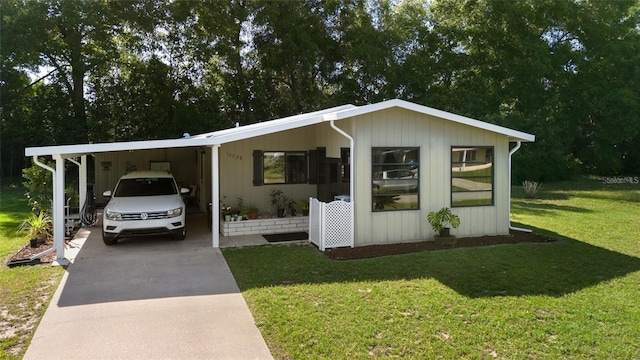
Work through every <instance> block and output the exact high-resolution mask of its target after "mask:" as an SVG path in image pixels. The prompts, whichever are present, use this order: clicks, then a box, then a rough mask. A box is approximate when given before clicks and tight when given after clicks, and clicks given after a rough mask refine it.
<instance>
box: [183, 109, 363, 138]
mask: <svg viewBox="0 0 640 360" xmlns="http://www.w3.org/2000/svg"><path fill="white" fill-rule="evenodd" d="M353 108H356V106H355V105H351V104H348V105H341V106H336V107H332V108H329V109H324V110H318V111H312V112H310V113H304V114H297V115H292V116H287V117H284V118H280V119H274V120H268V121H263V122H259V123H254V124H249V125H244V126H240V127H233V128H229V129H224V130H218V131H212V132H208V133H204V134H198V135H194V136H192V137H191V138H192V139H193V138H204V137H215V136H224V135H227V134H233V133H237V132H242V131H254V130H255V129H258V128H262V127H264V128H269V127H272V126H274V122H276V123H278V122H283V123H284V122H290V121H296V122H297V121H299V120H301V119H307V118H313V117H316V116H320V115H324V114H328V113H334V112H337V111H343V110H348V109H353ZM238 129H242V130H238Z"/></svg>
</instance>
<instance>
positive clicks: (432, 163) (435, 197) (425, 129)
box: [350, 109, 509, 246]
mask: <svg viewBox="0 0 640 360" xmlns="http://www.w3.org/2000/svg"><path fill="white" fill-rule="evenodd" d="M350 121H355V129H356V131H355V134H354V135H355V136H354V137H355V138H356V153H357V154H358V159H357V161H356V174H357V178H356V184H357V186H356V198H357V199H358V204H357V206H356V241H355V243H356V246H364V245H371V244H383V243H393V242H410V241H421V240H427V239H432V238H433V235H434V232H433V230H432V229H431V226H430V225H429V223H428V222H427V220H426V218H427V214H428V213H429V211H433V210H438V209H440V208H442V207H444V206H447V207H451V146H465V145H474V146H480V145H484V146H494V147H495V149H494V156H495V163H494V205H493V206H481V207H459V208H454V209H453V212H454V213H456V214H458V215H459V216H460V218H461V226H460V227H459V228H458V229H452V233H453V234H455V235H457V236H459V237H464V236H480V235H496V234H507V233H508V225H509V223H508V214H507V210H508V198H507V177H508V169H507V167H508V151H509V149H508V139H507V137H506V136H504V135H499V134H496V133H493V132H490V131H486V130H481V129H476V128H472V127H470V126H466V125H461V124H456V123H452V122H450V121H446V120H442V119H439V118H435V117H432V116H427V115H422V114H419V113H415V112H411V111H408V110H403V109H388V110H383V111H380V112H377V113H372V114H366V115H363V116H359V117H357V118H355V119H353V120H350ZM396 146H397V147H419V148H420V185H419V186H420V210H403V211H388V212H373V211H372V209H371V185H370V184H371V181H372V180H371V148H372V147H396Z"/></svg>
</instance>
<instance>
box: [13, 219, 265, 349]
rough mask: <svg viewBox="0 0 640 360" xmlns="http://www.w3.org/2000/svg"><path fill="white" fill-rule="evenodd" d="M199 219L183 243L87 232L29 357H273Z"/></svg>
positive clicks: (34, 339) (32, 342)
mask: <svg viewBox="0 0 640 360" xmlns="http://www.w3.org/2000/svg"><path fill="white" fill-rule="evenodd" d="M192 220H195V219H190V220H189V221H190V223H189V225H190V228H189V233H188V234H187V238H186V239H185V240H184V241H173V240H171V239H169V238H138V239H128V240H124V241H121V242H119V243H118V244H117V245H115V246H109V247H107V246H106V245H104V244H103V243H102V239H101V237H100V227H99V226H95V227H93V228H89V229H82V230H81V232H80V233H79V234H82V233H84V234H86V235H88V237H87V238H86V241H85V242H84V245H83V246H82V249H81V250H80V252H79V253H78V254H77V256H76V258H75V259H74V262H73V263H72V264H71V265H70V266H69V268H68V270H67V273H66V274H65V275H64V277H63V279H62V282H61V283H60V286H59V287H58V289H57V291H56V292H55V294H54V296H53V299H52V301H51V304H50V305H49V307H48V309H47V311H46V313H45V315H44V317H43V318H42V321H41V323H40V325H39V326H38V328H37V330H36V332H35V335H34V337H33V340H32V341H31V345H30V346H29V348H28V349H27V352H26V354H25V357H24V359H272V357H271V354H270V352H269V349H268V348H267V346H266V344H265V342H264V340H263V338H262V335H261V334H260V332H259V331H258V328H257V327H256V326H255V323H254V319H253V316H252V315H251V313H250V312H249V309H248V308H247V305H246V303H245V301H244V298H243V297H242V295H241V294H240V291H239V290H238V286H237V285H236V282H235V280H234V278H233V276H232V274H231V271H230V270H229V267H228V266H227V263H226V261H225V260H224V257H223V256H222V254H221V253H220V251H219V250H218V249H213V248H212V247H211V235H210V233H209V232H208V231H207V230H206V227H204V226H193V225H192V223H195V224H196V225H197V224H198V221H192ZM202 225H204V221H202ZM85 230H89V231H88V232H87V231H85Z"/></svg>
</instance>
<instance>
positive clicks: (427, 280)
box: [224, 179, 640, 359]
mask: <svg viewBox="0 0 640 360" xmlns="http://www.w3.org/2000/svg"><path fill="white" fill-rule="evenodd" d="M513 194H514V202H513V213H514V216H513V219H514V220H516V221H517V222H518V223H519V224H520V225H521V226H523V227H533V228H535V229H536V231H537V232H540V233H544V234H545V235H549V236H552V237H555V238H558V239H560V241H557V242H555V243H543V244H518V245H504V246H495V247H485V248H467V249H456V250H451V251H437V252H422V253H413V254H406V255H397V256H388V257H381V258H376V259H362V260H348V261H345V260H342V261H337V260H330V259H328V258H327V257H325V256H324V255H323V254H321V253H319V252H318V251H317V250H316V249H315V248H313V247H311V246H288V247H287V246H271V247H255V248H244V249H229V250H225V251H224V255H225V258H226V259H227V262H228V263H229V266H230V267H231V269H232V271H233V274H234V276H235V278H236V280H237V282H238V285H239V286H240V288H241V290H242V291H243V294H244V297H245V299H246V301H247V303H248V304H249V307H250V308H251V311H252V312H253V314H254V317H255V319H256V322H257V324H258V326H259V328H260V330H261V332H262V334H263V336H264V337H265V340H266V341H267V343H268V345H269V347H270V349H271V351H272V353H273V355H274V357H275V358H278V359H284V358H295V359H298V358H372V357H399V358H425V357H426V358H638V357H640V345H639V343H638V340H637V339H640V227H639V225H638V224H637V219H638V218H640V187H638V186H637V185H636V186H633V185H626V186H625V185H615V186H611V185H603V184H602V183H601V182H599V181H598V180H597V179H591V180H582V181H579V182H573V183H572V182H567V183H558V184H545V185H544V187H543V190H542V192H541V193H540V197H541V198H540V199H534V200H528V199H524V198H523V193H522V191H521V189H519V188H516V187H514V191H513ZM612 224H613V231H606V229H607V228H608V227H609V226H610V225H612Z"/></svg>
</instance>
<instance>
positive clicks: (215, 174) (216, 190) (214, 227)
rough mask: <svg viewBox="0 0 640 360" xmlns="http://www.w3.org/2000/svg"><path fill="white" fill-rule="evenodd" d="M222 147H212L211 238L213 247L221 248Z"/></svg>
mask: <svg viewBox="0 0 640 360" xmlns="http://www.w3.org/2000/svg"><path fill="white" fill-rule="evenodd" d="M219 149H220V145H213V146H211V236H212V241H213V247H214V248H219V247H220V169H219V166H220V160H219V159H218V153H219V151H218V150H219Z"/></svg>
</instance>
